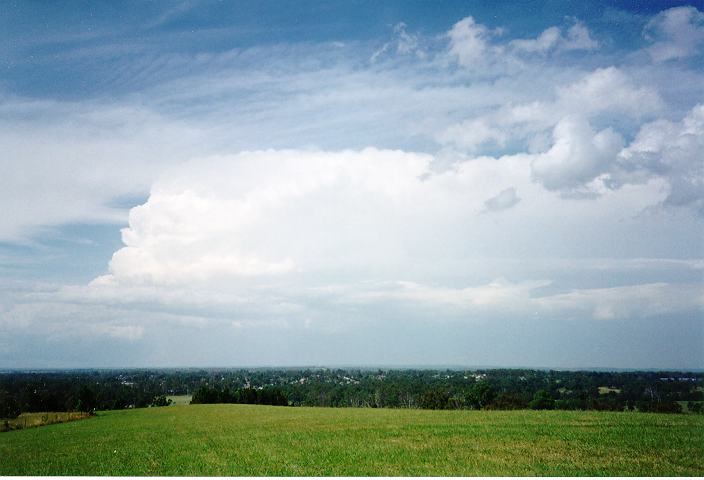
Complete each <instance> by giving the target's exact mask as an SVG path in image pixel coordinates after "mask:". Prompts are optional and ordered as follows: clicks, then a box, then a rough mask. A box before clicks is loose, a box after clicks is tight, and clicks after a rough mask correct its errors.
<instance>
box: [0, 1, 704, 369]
mask: <svg viewBox="0 0 704 480" xmlns="http://www.w3.org/2000/svg"><path fill="white" fill-rule="evenodd" d="M0 45H2V48H0V212H1V213H0V368H86V367H177V366H233V367H235V366H316V365H326V366H344V365H347V366H365V365H369V366H371V365H384V366H408V365H413V366H423V365H427V366H431V365H433V366H437V365H453V366H501V367H551V368H660V369H695V368H697V369H698V368H704V158H703V156H702V152H703V151H704V2H664V1H650V2H640V1H614V2H596V1H595V2H582V1H546V2H535V1H518V0H516V1H502V2H474V1H441V2H425V1H386V2H377V1H332V2H329V1H299V2H274V1H261V2H219V1H205V0H203V1H199V0H190V1H173V2H145V1H139V2H136V1H135V2H132V1H116V2H82V1H68V2H50V1H46V2H42V1H36V2H20V1H17V2H14V1H10V0H8V1H3V2H0Z"/></svg>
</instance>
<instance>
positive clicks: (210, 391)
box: [191, 385, 288, 406]
mask: <svg viewBox="0 0 704 480" xmlns="http://www.w3.org/2000/svg"><path fill="white" fill-rule="evenodd" d="M191 403H245V404H250V405H283V406H288V398H286V395H284V394H283V392H282V391H281V389H280V388H273V387H266V388H262V389H256V388H238V389H236V390H228V389H227V388H223V389H220V388H217V387H209V386H207V385H204V386H202V387H200V388H199V389H198V390H196V391H195V393H194V394H193V398H192V399H191Z"/></svg>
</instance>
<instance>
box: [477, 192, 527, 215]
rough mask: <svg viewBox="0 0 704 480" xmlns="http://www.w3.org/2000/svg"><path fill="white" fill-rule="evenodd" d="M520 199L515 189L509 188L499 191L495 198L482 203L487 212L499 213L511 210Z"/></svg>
mask: <svg viewBox="0 0 704 480" xmlns="http://www.w3.org/2000/svg"><path fill="white" fill-rule="evenodd" d="M520 201H521V199H520V198H519V197H518V195H517V194H516V189H515V188H513V187H511V188H507V189H505V190H501V191H500V192H499V193H497V194H496V195H495V196H493V197H491V198H489V199H488V200H486V201H485V202H484V207H485V208H486V210H487V211H493V212H496V211H500V210H506V209H507V208H511V207H513V206H514V205H516V204H517V203H518V202H520Z"/></svg>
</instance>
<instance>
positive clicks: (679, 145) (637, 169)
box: [609, 104, 704, 215]
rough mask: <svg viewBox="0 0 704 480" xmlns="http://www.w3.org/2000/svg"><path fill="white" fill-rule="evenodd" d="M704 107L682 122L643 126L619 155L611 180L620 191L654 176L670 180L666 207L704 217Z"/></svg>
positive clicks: (696, 107) (662, 122)
mask: <svg viewBox="0 0 704 480" xmlns="http://www.w3.org/2000/svg"><path fill="white" fill-rule="evenodd" d="M702 151H704V105H703V104H699V105H696V106H695V107H694V108H692V109H691V110H690V111H689V112H688V113H687V115H685V117H684V118H683V119H682V120H681V121H680V122H672V121H669V120H665V119H659V120H656V121H654V122H650V123H647V124H645V125H643V126H642V127H641V128H640V130H639V131H638V134H637V135H636V137H635V139H634V140H633V142H631V144H630V145H629V146H628V147H627V148H625V149H624V150H623V151H622V152H621V153H620V155H619V159H618V160H619V162H618V165H616V166H615V168H614V169H613V171H612V173H611V175H610V177H609V180H610V182H611V183H612V184H613V186H615V187H618V186H620V185H622V184H624V183H628V182H637V181H644V180H645V179H648V178H652V177H653V176H662V177H664V178H667V180H668V182H669V183H670V192H669V195H668V197H667V199H665V201H664V205H666V206H675V207H682V206H685V207H689V208H692V209H693V210H694V211H696V212H698V213H699V214H700V215H704V162H702Z"/></svg>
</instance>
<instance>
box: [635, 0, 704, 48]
mask: <svg viewBox="0 0 704 480" xmlns="http://www.w3.org/2000/svg"><path fill="white" fill-rule="evenodd" d="M644 35H645V37H646V38H648V39H651V40H653V41H654V43H653V44H652V45H651V46H650V47H648V49H647V51H648V53H649V54H650V56H651V58H652V59H653V61H655V62H664V61H667V60H678V59H684V58H687V57H692V56H694V55H697V53H698V52H699V49H700V47H701V44H702V42H704V13H702V12H700V11H699V10H697V8H696V7H693V6H685V7H674V8H670V9H669V10H665V11H663V12H660V13H659V14H658V15H656V16H655V17H653V19H652V20H650V22H648V24H647V25H646V27H645V31H644Z"/></svg>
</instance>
